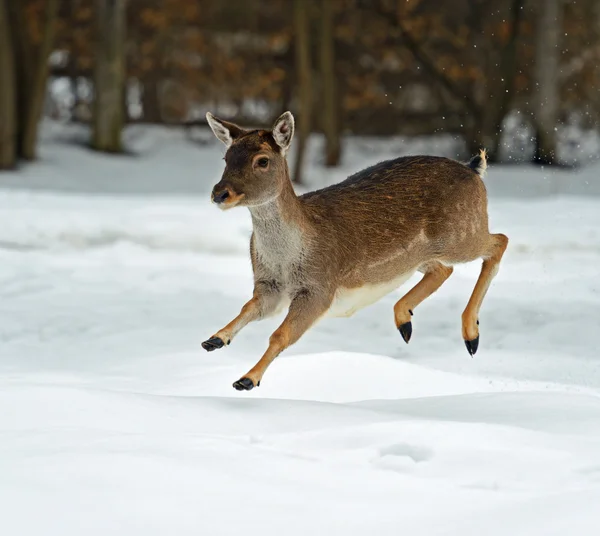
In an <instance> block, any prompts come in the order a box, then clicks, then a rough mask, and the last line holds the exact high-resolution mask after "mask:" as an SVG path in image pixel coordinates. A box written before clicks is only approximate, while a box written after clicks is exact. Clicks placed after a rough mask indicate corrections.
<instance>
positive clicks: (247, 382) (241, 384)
mask: <svg viewBox="0 0 600 536" xmlns="http://www.w3.org/2000/svg"><path fill="white" fill-rule="evenodd" d="M258 385H260V382H258ZM233 388H234V389H237V390H238V391H251V390H252V389H254V384H253V383H252V380H251V379H250V378H242V379H240V380H238V381H237V382H233Z"/></svg>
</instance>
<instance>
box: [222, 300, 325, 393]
mask: <svg viewBox="0 0 600 536" xmlns="http://www.w3.org/2000/svg"><path fill="white" fill-rule="evenodd" d="M332 300H333V294H331V295H328V294H327V293H325V292H322V291H319V292H312V291H308V290H303V291H301V292H299V293H298V294H297V295H296V296H295V297H294V299H293V300H292V303H291V304H290V309H289V311H288V314H287V316H286V317H285V319H284V320H283V322H282V323H281V325H280V326H279V327H278V328H277V329H276V330H275V332H274V333H273V335H271V337H270V339H269V347H268V348H267V351H266V352H265V353H264V355H263V356H262V357H261V358H260V360H259V361H258V363H256V365H254V367H252V369H251V370H250V371H249V372H248V373H247V374H246V375H244V376H242V378H240V379H239V380H238V381H236V382H234V384H233V387H234V388H235V389H237V390H238V391H244V390H245V391H249V390H250V389H253V388H254V387H256V386H258V385H260V380H261V379H262V377H263V375H264V373H265V371H266V370H267V368H268V366H269V365H270V364H271V363H272V361H273V360H274V359H275V358H276V357H277V356H278V355H279V354H280V353H281V352H283V350H285V349H286V348H287V347H288V346H291V345H292V344H294V343H295V342H296V341H297V340H298V339H299V338H300V337H301V336H302V335H303V334H304V333H305V332H306V331H307V330H308V328H310V327H311V326H312V325H313V324H314V323H315V322H316V321H317V320H318V319H319V318H320V317H321V316H323V315H324V314H325V312H326V311H327V309H329V307H330V306H331V302H332Z"/></svg>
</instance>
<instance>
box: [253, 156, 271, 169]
mask: <svg viewBox="0 0 600 536" xmlns="http://www.w3.org/2000/svg"><path fill="white" fill-rule="evenodd" d="M256 165H257V166H258V167H260V168H263V169H264V168H266V167H267V166H268V165H269V159H268V158H265V157H263V158H259V159H258V160H257V161H256Z"/></svg>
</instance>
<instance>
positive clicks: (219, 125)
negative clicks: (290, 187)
mask: <svg viewBox="0 0 600 536" xmlns="http://www.w3.org/2000/svg"><path fill="white" fill-rule="evenodd" d="M206 119H207V120H208V124H209V125H210V128H212V131H213V132H214V134H215V136H216V137H217V138H218V139H219V140H221V141H222V142H223V143H224V144H225V145H226V146H227V152H226V153H225V171H224V172H223V176H222V177H221V180H220V181H219V182H218V183H217V184H216V185H215V187H214V188H213V191H212V201H213V202H214V203H216V204H217V205H218V206H219V207H220V208H222V209H227V208H232V207H235V206H238V205H240V206H247V207H253V206H259V205H263V204H265V203H268V202H269V201H272V200H273V199H275V198H276V197H277V196H278V195H279V194H280V193H281V191H282V188H283V187H284V184H285V181H289V177H288V172H287V163H286V160H285V155H286V153H287V150H288V149H289V147H290V144H291V142H292V137H293V136H294V116H293V115H292V114H291V112H285V113H284V114H282V115H281V116H280V117H279V119H277V121H275V124H274V125H273V128H272V130H245V129H243V128H241V127H239V126H237V125H234V124H233V123H229V122H228V121H223V120H221V119H217V118H216V117H215V116H213V115H212V114H211V113H210V112H209V113H207V114H206Z"/></svg>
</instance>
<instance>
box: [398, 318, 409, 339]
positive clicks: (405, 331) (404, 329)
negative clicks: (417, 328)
mask: <svg viewBox="0 0 600 536" xmlns="http://www.w3.org/2000/svg"><path fill="white" fill-rule="evenodd" d="M398 331H399V332H400V335H402V338H403V339H404V342H405V343H406V344H408V341H410V336H411V335H412V322H404V324H401V325H400V327H399V328H398Z"/></svg>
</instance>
